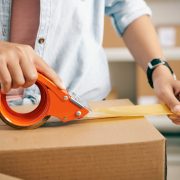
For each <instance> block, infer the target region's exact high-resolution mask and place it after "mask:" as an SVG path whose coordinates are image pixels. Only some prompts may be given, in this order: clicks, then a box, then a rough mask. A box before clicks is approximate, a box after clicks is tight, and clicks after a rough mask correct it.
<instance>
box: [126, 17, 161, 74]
mask: <svg viewBox="0 0 180 180" xmlns="http://www.w3.org/2000/svg"><path fill="white" fill-rule="evenodd" d="M123 39H124V41H125V43H126V45H127V47H128V49H129V50H130V51H131V53H132V55H133V56H134V58H135V60H136V62H137V63H138V64H139V65H140V66H141V67H142V68H143V69H144V71H146V69H147V64H148V62H149V61H151V60H152V59H154V58H161V59H162V58H164V55H163V52H162V49H161V47H160V44H159V41H158V38H157V34H156V32H155V29H154V27H153V25H152V22H151V19H150V17H149V16H142V17H140V18H138V19H137V20H135V21H134V22H133V23H132V24H130V25H129V27H128V28H127V29H126V31H125V33H124V35H123Z"/></svg>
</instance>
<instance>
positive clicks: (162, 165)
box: [0, 100, 166, 180]
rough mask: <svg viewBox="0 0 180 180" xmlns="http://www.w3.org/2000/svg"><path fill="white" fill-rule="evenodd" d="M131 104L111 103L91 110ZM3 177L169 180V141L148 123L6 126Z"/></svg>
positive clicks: (0, 149) (0, 129)
mask: <svg viewBox="0 0 180 180" xmlns="http://www.w3.org/2000/svg"><path fill="white" fill-rule="evenodd" d="M128 104H129V105H132V104H131V103H130V102H129V101H128V100H111V101H103V102H94V103H91V107H93V108H98V107H109V106H119V105H128ZM0 172H1V173H6V174H9V175H13V176H16V177H19V178H23V179H26V180H28V179H38V180H39V179H43V180H44V179H53V180H55V179H62V180H85V179H91V180H96V179H97V180H110V179H113V180H116V179H117V180H119V179H121V180H132V179H133V180H145V179H146V180H163V179H165V178H166V150H165V138H164V137H163V136H162V135H161V134H160V133H159V132H158V131H157V130H156V129H155V128H154V127H153V125H152V124H150V123H149V122H148V121H146V120H145V119H129V120H127V119H126V120H125V119H123V118H111V119H106V120H84V121H75V122H71V123H69V124H66V125H61V126H55V127H41V128H38V129H35V130H14V129H11V128H10V127H8V126H6V125H3V124H1V126H0Z"/></svg>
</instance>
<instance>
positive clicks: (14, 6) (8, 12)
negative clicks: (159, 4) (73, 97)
mask: <svg viewBox="0 0 180 180" xmlns="http://www.w3.org/2000/svg"><path fill="white" fill-rule="evenodd" d="M105 14H106V15H108V16H111V17H112V20H113V22H114V25H115V27H116V29H117V31H118V32H119V34H120V35H121V36H122V38H123V40H124V41H125V43H126V45H127V47H128V49H129V50H130V52H131V53H132V55H133V56H134V59H135V60H136V62H137V63H138V64H139V65H140V66H141V67H142V68H143V69H144V71H145V72H146V70H147V68H148V63H150V62H152V60H154V59H156V60H158V61H157V62H156V63H157V64H156V67H155V68H154V69H153V71H152V69H150V73H149V74H148V76H149V77H148V78H150V79H149V80H151V81H152V82H151V83H153V84H151V85H152V86H153V87H154V92H155V94H156V95H157V97H158V98H159V99H160V100H161V101H163V102H164V103H165V104H167V105H168V106H169V108H170V109H171V111H173V112H174V115H173V116H171V117H170V118H171V119H172V121H173V122H174V123H176V124H180V102H179V96H180V81H178V80H175V79H174V78H173V76H172V72H171V71H170V69H169V68H168V67H167V66H165V65H164V62H163V63H161V62H162V60H164V58H165V57H164V54H163V51H162V49H161V47H160V45H159V42H158V38H157V35H156V32H155V29H154V27H153V25H152V22H151V17H150V16H151V10H150V8H149V7H148V6H147V4H146V3H145V1H143V0H133V1H132V0H91V1H88V0H77V1H73V0H66V1H59V0H53V1H51V0H46V1H43V0H31V1H29V0H0V23H1V25H0V83H1V91H2V93H7V92H9V91H10V89H12V88H18V87H29V86H31V85H33V84H34V83H35V81H36V80H37V77H38V74H37V72H41V73H43V74H44V75H45V76H47V77H48V78H49V79H51V80H52V81H53V82H54V83H55V84H56V85H57V86H58V87H59V88H61V89H65V88H66V89H68V91H69V92H74V93H76V94H78V96H80V98H81V99H83V100H85V101H86V100H92V99H93V100H102V99H103V98H105V97H106V96H107V94H108V93H109V91H110V80H109V72H108V64H107V60H106V56H105V53H104V50H103V48H102V40H103V22H104V15H105ZM156 60H155V61H156ZM159 62H160V63H159ZM151 65H152V64H151ZM31 95H32V96H33V94H31Z"/></svg>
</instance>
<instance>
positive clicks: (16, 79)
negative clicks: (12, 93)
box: [7, 61, 25, 88]
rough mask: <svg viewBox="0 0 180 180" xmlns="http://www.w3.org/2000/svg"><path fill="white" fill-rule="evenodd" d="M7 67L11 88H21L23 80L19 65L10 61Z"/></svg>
mask: <svg viewBox="0 0 180 180" xmlns="http://www.w3.org/2000/svg"><path fill="white" fill-rule="evenodd" d="M7 66H8V70H9V73H10V75H11V79H12V88H19V87H22V86H23V85H24V83H25V80H24V76H23V73H22V70H21V67H20V65H19V63H17V62H16V63H13V62H12V61H11V62H10V63H9V64H8V65H7Z"/></svg>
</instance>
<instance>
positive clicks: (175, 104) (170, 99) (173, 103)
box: [162, 89, 180, 115]
mask: <svg viewBox="0 0 180 180" xmlns="http://www.w3.org/2000/svg"><path fill="white" fill-rule="evenodd" d="M162 99H163V101H164V102H165V103H166V104H167V105H168V107H169V108H170V109H171V111H172V112H173V113H175V114H176V115H180V101H179V99H177V97H176V96H175V94H174V92H173V90H170V89H169V90H167V91H166V93H165V94H164V95H163V98H162Z"/></svg>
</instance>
